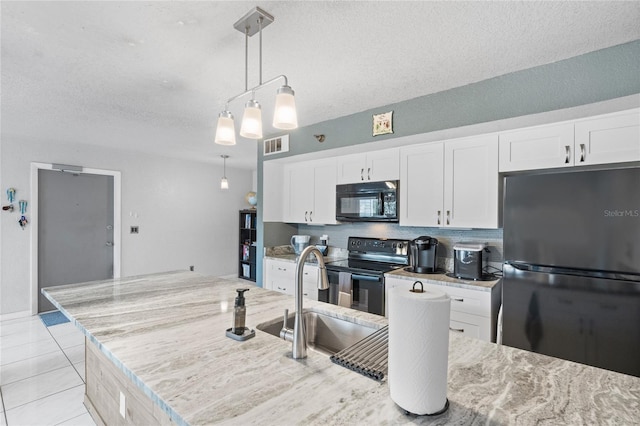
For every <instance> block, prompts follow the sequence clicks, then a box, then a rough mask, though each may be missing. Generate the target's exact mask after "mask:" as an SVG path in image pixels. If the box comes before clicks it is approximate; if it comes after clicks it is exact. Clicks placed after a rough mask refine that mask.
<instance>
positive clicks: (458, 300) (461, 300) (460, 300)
mask: <svg viewBox="0 0 640 426" xmlns="http://www.w3.org/2000/svg"><path fill="white" fill-rule="evenodd" d="M453 300H454V301H456V302H464V299H453Z"/></svg>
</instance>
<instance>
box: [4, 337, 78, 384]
mask: <svg viewBox="0 0 640 426" xmlns="http://www.w3.org/2000/svg"><path fill="white" fill-rule="evenodd" d="M3 343H4V340H3ZM70 364H71V363H70V362H69V360H68V359H67V357H66V356H65V354H64V353H63V352H62V351H61V350H57V351H56V352H51V353H48V354H44V355H40V356H36V357H33V358H29V359H26V360H24V361H17V362H12V363H11V364H7V365H3V366H2V370H1V371H0V385H2V386H4V385H7V384H9V383H13V382H17V381H18V380H24V379H28V378H29V377H33V376H36V375H38V374H42V373H46V372H48V371H53V370H57V369H59V368H62V367H67V366H69V365H70Z"/></svg>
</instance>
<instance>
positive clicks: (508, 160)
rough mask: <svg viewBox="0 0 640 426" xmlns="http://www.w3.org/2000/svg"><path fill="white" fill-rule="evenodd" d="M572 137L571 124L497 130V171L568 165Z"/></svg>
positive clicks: (571, 149)
mask: <svg viewBox="0 0 640 426" xmlns="http://www.w3.org/2000/svg"><path fill="white" fill-rule="evenodd" d="M573 139H574V136H573V124H571V123H565V124H559V125H553V126H542V127H535V128H531V129H524V130H518V131H515V132H508V133H501V134H500V136H499V140H500V154H499V155H500V171H501V172H509V171H515V170H534V169H545V168H553V167H566V166H572V165H573Z"/></svg>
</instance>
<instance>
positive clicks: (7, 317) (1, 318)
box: [0, 311, 32, 321]
mask: <svg viewBox="0 0 640 426" xmlns="http://www.w3.org/2000/svg"><path fill="white" fill-rule="evenodd" d="M30 316H32V315H31V311H20V312H11V313H10V314H0V321H8V320H12V319H18V318H26V317H30Z"/></svg>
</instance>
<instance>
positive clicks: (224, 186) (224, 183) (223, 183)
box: [220, 155, 229, 189]
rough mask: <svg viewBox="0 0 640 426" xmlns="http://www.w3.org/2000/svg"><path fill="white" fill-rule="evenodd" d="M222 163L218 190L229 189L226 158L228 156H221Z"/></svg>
mask: <svg viewBox="0 0 640 426" xmlns="http://www.w3.org/2000/svg"><path fill="white" fill-rule="evenodd" d="M220 157H222V161H223V173H222V179H220V189H229V181H228V180H227V158H229V156H228V155H221V156H220Z"/></svg>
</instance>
